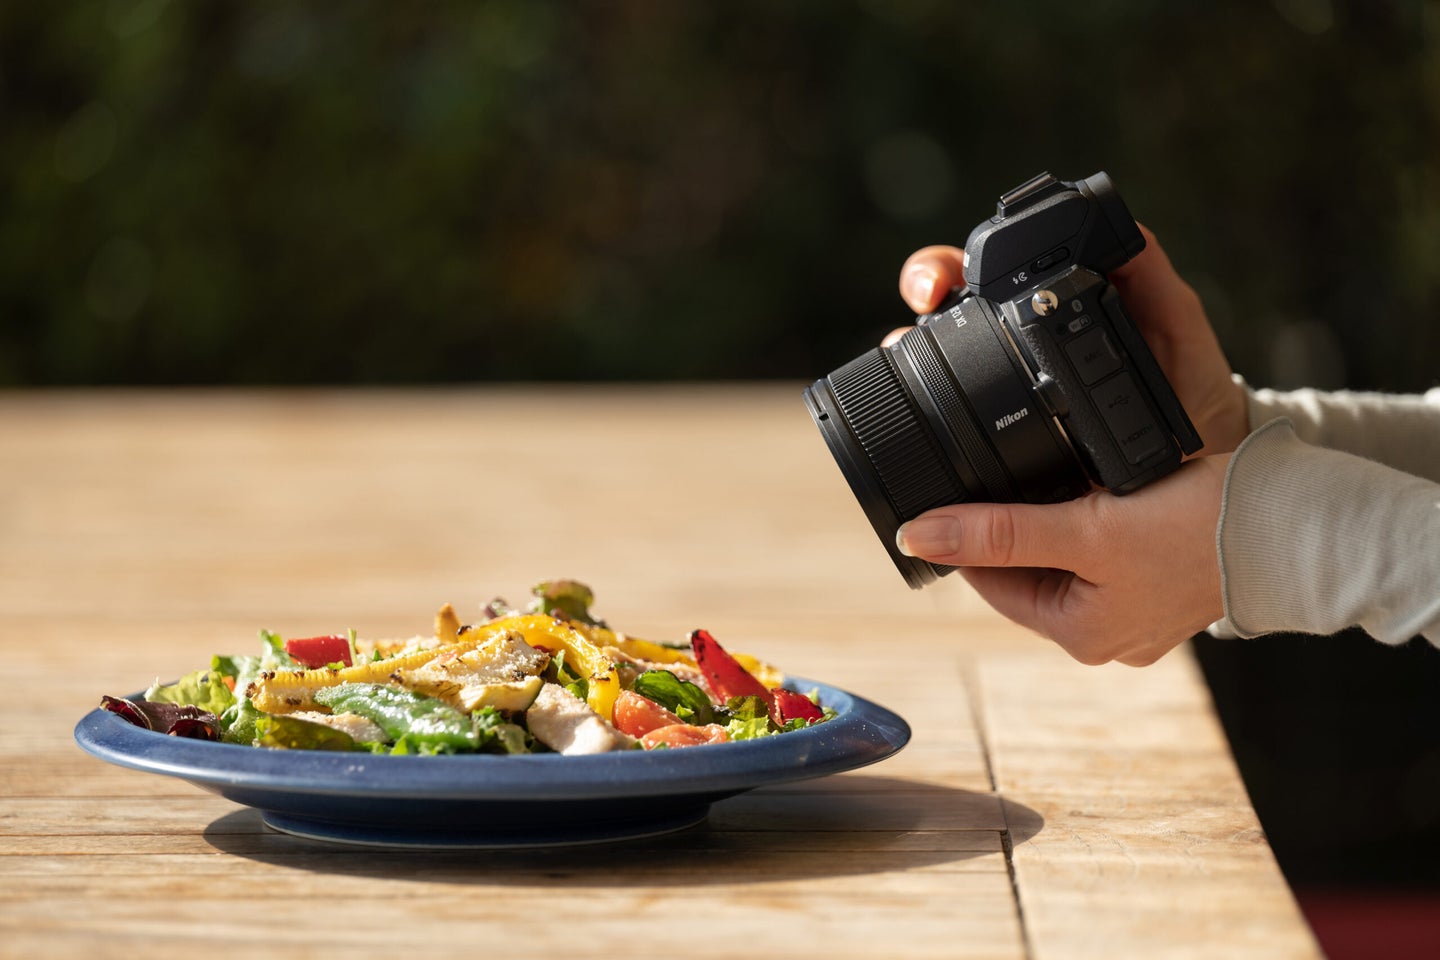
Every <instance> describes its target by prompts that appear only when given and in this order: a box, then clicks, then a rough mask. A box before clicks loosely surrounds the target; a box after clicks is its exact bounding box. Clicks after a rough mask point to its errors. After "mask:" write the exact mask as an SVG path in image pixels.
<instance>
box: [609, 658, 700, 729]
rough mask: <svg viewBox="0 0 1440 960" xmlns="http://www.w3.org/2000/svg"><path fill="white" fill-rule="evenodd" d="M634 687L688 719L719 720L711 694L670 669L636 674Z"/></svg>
mask: <svg viewBox="0 0 1440 960" xmlns="http://www.w3.org/2000/svg"><path fill="white" fill-rule="evenodd" d="M630 689H631V690H633V691H635V692H636V693H638V694H640V696H642V697H644V698H646V699H647V700H653V701H655V702H656V703H658V704H660V706H662V707H664V708H665V709H666V710H669V711H670V712H671V713H673V714H675V716H677V717H679V718H680V719H681V720H684V721H685V722H686V723H692V724H696V725H698V726H704V725H705V724H707V723H714V722H716V717H715V705H714V704H712V703H711V702H710V696H709V694H707V693H706V692H705V691H704V690H702V689H700V688H699V687H698V686H696V685H695V684H693V683H691V682H690V681H688V680H681V679H680V678H679V677H677V676H675V674H673V673H671V672H670V671H669V670H646V671H645V672H644V673H642V674H640V676H638V677H636V678H635V682H634V683H633V684H631V685H630Z"/></svg>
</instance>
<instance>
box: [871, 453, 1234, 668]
mask: <svg viewBox="0 0 1440 960" xmlns="http://www.w3.org/2000/svg"><path fill="white" fill-rule="evenodd" d="M1229 461H1230V457H1229V455H1228V454H1222V455H1217V456H1211V457H1202V458H1199V459H1194V460H1191V461H1190V462H1188V463H1186V464H1185V465H1184V466H1182V467H1181V468H1180V469H1179V470H1178V471H1176V472H1175V473H1172V474H1171V475H1170V476H1168V477H1165V478H1164V479H1162V480H1159V481H1157V482H1155V483H1152V484H1150V485H1149V486H1147V487H1145V488H1143V489H1141V490H1139V491H1137V492H1135V493H1132V494H1130V495H1129V496H1125V497H1117V496H1114V495H1113V494H1110V493H1106V492H1105V491H1103V490H1097V491H1095V492H1093V493H1090V494H1087V495H1086V496H1084V497H1081V498H1080V499H1078V500H1070V501H1067V502H1064V503H1052V504H1027V503H962V504H955V505H953V506H949V507H939V508H938V509H935V510H931V511H929V512H927V513H923V514H921V515H920V516H918V517H916V518H915V519H914V520H911V521H910V522H908V523H906V524H904V525H903V526H901V527H900V529H899V531H898V532H897V534H896V538H895V539H896V543H897V545H898V546H899V547H900V550H901V552H902V553H905V554H908V555H909V556H912V557H919V558H921V559H924V560H928V561H930V562H931V563H937V564H949V565H952V566H956V567H959V568H960V569H959V573H960V575H961V576H963V577H964V578H965V579H966V580H967V581H969V583H970V585H971V586H972V587H974V589H975V591H976V592H977V593H978V594H980V596H981V597H982V598H983V599H984V600H985V601H986V602H988V603H989V604H990V605H991V606H992V607H994V608H995V609H996V610H997V611H998V612H1000V613H1001V614H1002V615H1004V616H1006V617H1008V618H1009V619H1011V620H1013V621H1014V622H1016V623H1018V624H1020V625H1021V626H1024V627H1028V628H1030V629H1031V630H1034V631H1035V632H1037V633H1039V634H1041V635H1042V636H1045V637H1049V638H1050V639H1051V640H1054V641H1055V642H1056V643H1058V644H1059V645H1060V646H1061V647H1063V648H1064V649H1065V650H1066V651H1067V652H1068V653H1069V654H1070V655H1071V656H1073V657H1074V658H1075V659H1076V660H1079V661H1080V662H1081V663H1088V664H1099V663H1106V662H1108V661H1110V660H1118V661H1119V662H1121V663H1124V664H1128V665H1130V666H1134V667H1140V666H1146V665H1148V664H1151V663H1154V662H1155V661H1156V660H1158V659H1160V657H1162V656H1163V655H1164V654H1165V653H1167V652H1168V651H1170V650H1171V649H1172V648H1173V647H1175V646H1176V645H1177V644H1179V643H1181V642H1182V641H1184V640H1187V639H1189V638H1190V637H1191V636H1193V635H1195V634H1196V633H1198V632H1199V631H1201V630H1203V629H1205V628H1206V627H1207V626H1209V625H1210V624H1212V623H1214V622H1215V621H1216V620H1219V619H1220V618H1221V617H1222V616H1223V615H1224V606H1225V605H1224V600H1223V596H1222V593H1221V585H1220V561H1219V557H1218V554H1217V551H1216V547H1215V529H1216V526H1217V524H1218V523H1219V519H1220V498H1221V493H1222V491H1223V488H1224V483H1225V471H1226V468H1227V466H1228V465H1229Z"/></svg>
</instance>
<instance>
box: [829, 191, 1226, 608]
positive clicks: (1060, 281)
mask: <svg viewBox="0 0 1440 960" xmlns="http://www.w3.org/2000/svg"><path fill="white" fill-rule="evenodd" d="M1143 249H1145V238H1144V236H1143V235H1142V234H1141V232H1140V228H1139V227H1137V226H1136V224H1135V220H1134V218H1132V217H1131V216H1130V212H1129V210H1128V209H1126V207H1125V202H1124V201H1123V200H1122V199H1121V198H1120V194H1119V193H1118V192H1117V191H1116V189H1115V186H1114V184H1113V183H1111V181H1110V178H1109V177H1108V176H1107V175H1106V174H1105V173H1103V172H1102V173H1097V174H1095V175H1094V176H1092V177H1088V178H1086V179H1084V180H1076V181H1074V182H1070V181H1065V180H1057V179H1056V178H1055V177H1052V176H1051V175H1050V174H1048V173H1043V174H1040V175H1039V176H1037V177H1033V178H1032V179H1030V180H1027V181H1026V182H1025V183H1023V184H1021V185H1020V186H1018V187H1016V188H1015V189H1013V190H1011V191H1009V192H1008V193H1006V194H1004V195H1003V196H1002V197H1001V198H1000V202H999V204H998V205H997V207H996V211H995V216H993V217H991V218H990V219H989V220H986V221H984V222H983V223H981V224H979V225H978V226H977V227H975V229H974V230H972V231H971V232H970V236H969V238H968V239H967V240H966V241H965V259H964V278H965V284H964V286H962V287H958V288H956V289H955V290H954V291H952V292H951V294H950V295H949V297H948V298H947V299H946V300H945V301H944V302H943V303H942V304H941V305H940V308H939V309H938V310H936V311H935V312H934V313H930V314H926V315H924V316H921V317H919V318H917V320H916V322H915V326H914V327H913V328H912V329H910V330H908V331H906V333H905V335H904V336H902V337H901V338H900V339H899V340H898V341H897V342H895V343H894V344H892V345H890V346H888V347H878V348H876V349H874V350H871V351H869V352H868V353H866V354H863V355H862V356H859V357H857V358H856V359H854V360H852V361H850V362H849V363H847V364H845V365H844V366H842V367H840V368H839V369H837V370H835V371H833V372H832V373H830V375H829V376H826V377H823V378H821V379H820V380H817V381H816V382H815V383H814V384H813V385H812V386H810V387H807V388H806V390H805V404H806V406H807V407H808V408H809V410H810V415H811V416H812V417H813V418H814V420H815V424H816V426H818V427H819V428H820V432H821V435H822V436H823V437H824V439H825V443H826V445H827V446H828V447H829V449H830V453H831V454H832V455H833V456H834V458H835V461H836V463H837V464H838V465H839V466H840V470H841V472H842V473H843V474H844V476H845V479H846V481H847V482H848V483H849V484H850V489H851V490H852V491H853V492H854V494H855V498H856V499H857V500H858V501H859V503H860V506H861V507H862V508H863V509H864V511H865V514H866V516H867V517H868V518H869V520H870V523H871V525H872V526H873V527H874V528H875V532H876V533H877V534H878V535H879V536H880V539H881V541H882V542H883V543H884V544H885V548H886V550H888V551H889V553H890V558H891V559H892V560H893V561H894V562H895V566H896V567H897V568H898V569H899V571H900V573H901V574H902V575H903V576H904V577H905V580H906V582H907V583H909V584H910V586H911V587H912V588H914V589H919V588H921V587H923V586H925V585H926V584H928V583H931V582H933V581H934V580H936V579H937V578H938V577H940V576H943V575H944V574H946V573H949V572H950V571H951V570H952V569H953V568H952V567H945V566H940V565H937V564H932V563H928V562H926V561H924V560H920V559H917V558H914V557H907V556H905V555H904V554H902V553H901V552H900V550H899V548H898V547H897V546H896V544H895V532H896V530H898V529H899V527H900V525H901V524H902V523H904V522H905V521H906V520H909V519H911V518H913V517H916V516H919V515H920V514H922V513H924V512H925V511H927V510H930V509H932V508H934V507H939V506H944V505H946V504H951V503H963V502H967V501H989V502H995V503H1017V502H1024V503H1058V502H1060V501H1062V500H1072V499H1075V498H1076V497H1079V496H1082V495H1083V494H1085V493H1086V492H1088V491H1089V490H1091V489H1092V487H1093V486H1096V485H1098V486H1101V487H1104V488H1106V489H1108V490H1109V491H1110V492H1112V493H1116V494H1126V493H1130V492H1132V491H1134V490H1138V489H1139V488H1141V487H1143V486H1145V485H1146V484H1147V483H1150V482H1151V481H1153V480H1157V479H1159V478H1160V477H1163V476H1165V475H1166V474H1168V473H1171V472H1172V471H1174V470H1175V469H1176V468H1178V467H1179V466H1180V463H1181V461H1182V459H1183V458H1184V456H1185V455H1187V454H1192V453H1194V452H1195V451H1197V450H1199V449H1200V447H1201V446H1202V441H1201V439H1200V436H1199V434H1197V433H1196V432H1195V427H1194V426H1193V425H1192V424H1191V422H1190V418H1189V417H1188V416H1187V415H1186V413H1185V409H1184V407H1182V406H1181V404H1180V401H1179V400H1178V399H1177V398H1176V396H1175V392H1174V390H1173V389H1171V387H1170V383H1169V381H1168V380H1166V379H1165V375H1164V373H1163V372H1162V371H1161V370H1160V365H1159V364H1158V363H1156V362H1155V357H1154V355H1153V354H1151V352H1150V348H1149V347H1148V346H1146V344H1145V341H1144V339H1143V338H1142V337H1141V336H1140V331H1139V330H1138V329H1137V328H1136V327H1135V324H1134V322H1133V321H1132V320H1131V319H1130V316H1129V315H1128V314H1127V313H1126V312H1125V307H1124V305H1123V304H1122V303H1121V302H1120V296H1119V293H1118V292H1117V291H1116V289H1115V287H1114V286H1112V285H1111V284H1110V283H1109V281H1108V280H1107V279H1106V275H1107V274H1109V273H1110V272H1111V271H1113V270H1115V269H1116V268H1118V267H1119V266H1121V265H1122V264H1124V263H1125V262H1127V261H1128V260H1130V259H1131V258H1132V257H1134V256H1135V255H1136V254H1138V253H1139V252H1140V251H1141V250H1143Z"/></svg>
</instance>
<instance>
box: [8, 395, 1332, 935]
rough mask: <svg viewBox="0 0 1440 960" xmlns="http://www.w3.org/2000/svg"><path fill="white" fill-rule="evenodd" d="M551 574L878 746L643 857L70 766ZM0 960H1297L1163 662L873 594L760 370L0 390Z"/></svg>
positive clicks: (1248, 825)
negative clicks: (697, 634) (532, 959)
mask: <svg viewBox="0 0 1440 960" xmlns="http://www.w3.org/2000/svg"><path fill="white" fill-rule="evenodd" d="M552 576H571V577H577V578H580V579H583V580H587V581H589V582H590V583H591V584H592V585H593V586H594V587H595V588H596V592H597V598H598V599H597V605H596V606H597V610H598V612H600V613H601V614H602V615H604V616H606V617H607V618H608V619H609V620H610V621H611V622H612V623H615V624H616V625H618V626H620V627H622V628H624V629H627V630H629V631H631V632H633V633H635V634H639V635H641V636H649V637H652V638H657V639H679V638H682V637H683V636H684V635H685V634H686V633H687V632H688V631H689V630H690V629H691V628H693V627H697V626H704V627H707V628H708V629H709V630H711V632H713V633H714V634H715V635H716V636H717V637H718V638H720V639H721V640H722V642H725V643H727V644H728V645H730V646H731V647H732V648H734V649H742V650H747V651H750V652H753V653H755V654H758V655H761V656H763V657H765V658H767V659H769V660H771V661H773V662H775V663H777V664H779V665H780V666H782V667H787V668H789V669H790V670H792V671H794V672H797V673H804V674H805V675H808V676H813V677H816V678H818V679H822V680H825V681H827V682H830V683H833V684H835V685H838V686H841V687H844V688H846V689H849V690H852V691H854V692H856V693H858V694H860V695H862V696H864V697H867V698H869V699H872V700H876V701H878V702H880V703H882V704H885V705H886V706H889V707H891V708H892V709H894V710H896V711H898V712H899V713H901V714H902V715H903V716H905V717H906V718H907V719H908V721H909V723H910V724H911V726H912V728H913V731H914V737H913V739H912V741H911V743H910V745H909V746H908V747H907V748H906V749H905V750H903V751H902V752H901V753H899V754H898V755H897V756H895V757H893V758H891V759H889V760H887V761H885V762H883V763H880V764H878V765H875V766H872V767H867V768H865V769H862V770H859V771H854V772H852V773H848V774H843V775H839V776H834V777H830V778H828V779H821V780H811V781H804V782H801V783H799V784H795V785H790V786H786V787H782V788H767V789H760V790H756V791H753V792H751V793H748V794H742V795H741V796H739V797H736V798H733V799H730V800H726V801H723V802H721V803H719V804H717V805H716V806H715V807H714V809H713V811H712V815H711V817H710V820H709V823H708V825H706V826H703V827H700V828H697V829H695V830H692V831H689V832H685V833H681V834H677V835H673V836H672V837H670V838H669V839H667V840H665V841H663V842H656V841H648V842H644V843H638V844H633V845H619V846H604V847H581V848H571V849H564V850H531V851H526V852H510V853H475V852H467V853H464V854H458V853H454V852H417V853H404V852H393V851H383V850H382V851H377V850H372V849H364V848H352V847H346V846H339V845H330V844H323V843H318V842H314V841H305V840H300V839H296V838H293V837H290V836H287V835H282V834H277V833H273V832H271V831H269V830H268V829H267V828H266V827H265V826H264V825H263V824H262V823H261V821H260V818H259V816H258V814H256V813H255V812H254V811H252V810H250V809H248V808H245V807H240V806H237V805H235V804H232V803H230V802H229V801H226V800H224V799H221V798H219V797H217V796H214V795H211V794H208V793H205V792H203V791H201V790H199V789H197V788H194V787H192V786H190V785H188V784H186V783H183V782H181V781H176V780H171V779H169V778H164V777H156V776H151V775H147V774H142V773H137V772H133V771H129V770H125V769H121V768H118V767H114V766H111V765H109V764H106V763H103V762H101V761H98V760H95V759H93V758H91V757H89V756H88V755H86V754H84V753H83V752H82V751H81V750H80V749H79V748H78V747H76V746H75V744H74V742H73V740H72V737H71V731H72V729H73V727H74V725H75V722H76V721H77V720H78V719H79V718H80V717H81V716H82V715H83V714H84V713H85V712H86V711H88V710H90V709H91V708H92V707H94V706H95V704H96V703H97V701H98V698H99V696H100V694H102V693H105V692H123V691H127V690H132V689H135V688H137V687H141V686H144V685H145V684H146V683H148V682H149V681H150V680H151V679H152V678H154V677H156V676H160V677H170V676H176V675H179V674H181V673H184V672H186V671H188V670H190V669H193V668H195V667H197V666H200V665H203V664H204V663H206V662H208V657H209V656H210V654H211V653H212V652H220V651H225V652H248V651H249V650H250V649H251V647H252V646H253V645H254V643H255V636H256V631H257V630H258V628H260V627H268V628H272V629H275V630H278V631H281V632H283V633H286V634H290V635H297V634H305V633H319V632H327V633H328V632H336V631H343V630H344V629H346V628H348V627H354V628H356V629H357V630H359V631H360V632H361V634H362V635H367V636H376V637H380V636H409V635H411V634H414V633H418V632H422V631H424V630H427V629H428V628H429V626H430V621H431V617H432V615H433V613H434V611H435V609H436V608H437V607H438V606H439V605H440V604H441V603H443V602H447V601H448V602H452V603H454V604H455V605H456V606H457V608H459V609H460V610H461V612H462V615H463V614H464V613H467V612H468V613H471V614H474V613H476V611H478V609H479V606H480V604H482V603H483V602H484V601H485V600H487V599H489V598H490V597H492V596H494V595H496V594H501V595H507V596H510V597H511V598H512V599H516V600H518V599H522V598H523V596H524V594H525V592H526V590H527V589H528V587H529V585H530V584H531V583H532V582H534V581H536V580H539V579H543V578H547V577H552ZM0 638H3V639H0V643H3V645H4V652H5V658H4V663H5V667H6V672H5V676H6V679H7V681H8V682H7V684H6V695H5V696H4V698H3V700H0V716H3V723H0V955H3V956H6V957H32V956H57V957H58V956H64V957H72V956H99V955H106V956H118V955H121V954H123V953H128V952H130V951H145V952H147V953H148V952H150V951H152V950H154V949H157V948H163V949H165V950H167V951H174V952H173V953H172V954H171V955H176V956H189V957H194V956H220V955H233V956H256V955H261V956H267V957H270V956H317V957H322V956H323V957H333V956H350V957H369V956H377V957H379V956H384V957H390V958H393V957H401V956H404V957H422V956H431V955H433V956H468V957H474V956H486V955H490V954H491V953H492V952H493V951H494V950H495V949H497V948H499V947H503V954H502V955H509V956H555V957H566V958H580V957H641V956H643V957H665V958H675V957H726V958H733V957H735V956H739V955H757V956H778V957H792V956H815V957H827V958H828V957H837V958H838V957H865V958H872V960H873V958H876V957H886V958H888V957H931V956H933V957H1032V958H1058V957H1096V958H1106V960H1116V958H1138V957H1145V958H1155V957H1203V958H1207V960H1208V958H1215V957H1226V958H1237V957H1265V958H1267V960H1272V958H1277V957H1314V956H1318V950H1317V947H1316V945H1315V942H1314V940H1313V939H1312V937H1311V935H1310V932H1309V930H1308V928H1307V927H1306V925H1305V923H1304V921H1303V919H1302V917H1301V915H1300V913H1299V911H1298V910H1297V908H1296V906H1295V903H1294V900H1293V899H1292V897H1291V894H1290V891H1289V890H1288V889H1287V887H1286V885H1285V882H1284V880H1283V878H1282V876H1281V874H1280V872H1279V870H1278V868H1277V867H1276V864H1275V860H1274V857H1273V856H1272V854H1271V851H1270V849H1269V847H1268V846H1267V844H1266V840H1265V837H1264V835H1263V833H1262V831H1261V829H1260V827H1259V824H1258V822H1257V820H1256V817H1255V814H1254V812H1253V810H1252V809H1251V807H1250V804H1249V801H1248V799H1247V797H1246V794H1245V790H1244V788H1243V786H1242V784H1241V782H1240V779H1239V777H1238V775H1237V773H1236V770H1235V766H1234V764H1233V762H1232V760H1231V757H1230V754H1229V751H1228V749H1227V746H1226V743H1225V741H1224V738H1223V736H1222V733H1221V731H1220V728H1219V726H1218V724H1217V722H1216V719H1215V717H1214V714H1213V711H1212V707H1211V703H1210V699H1209V696H1208V694H1207V692H1206V690H1205V688H1204V686H1203V684H1202V681H1201V678H1200V677H1199V675H1198V672H1197V670H1196V668H1195V665H1194V663H1193V662H1192V659H1191V657H1190V654H1189V652H1188V651H1186V650H1183V649H1182V650H1179V651H1177V652H1175V653H1173V654H1171V655H1170V656H1169V657H1167V658H1166V659H1164V660H1163V661H1161V662H1160V663H1159V664H1157V665H1156V666H1154V667H1151V668H1148V669H1145V670H1139V671H1136V670H1130V669H1127V668H1123V667H1119V666H1113V667H1104V668H1092V667H1084V666H1081V665H1078V664H1076V663H1074V662H1072V661H1070V660H1069V659H1068V658H1066V657H1065V656H1064V655H1062V654H1060V653H1059V652H1057V651H1056V649H1054V648H1053V647H1052V646H1051V645H1050V644H1049V643H1047V642H1045V641H1043V640H1039V639H1037V638H1035V637H1033V636H1031V635H1029V634H1027V633H1025V632H1024V631H1022V630H1020V629H1018V628H1016V627H1014V626H1012V625H1010V624H1008V623H1006V622H1004V621H1003V620H1001V619H999V618H998V617H996V616H995V615H993V614H992V613H990V612H989V611H988V610H987V609H986V608H984V607H983V605H981V604H980V603H979V601H978V600H977V599H976V598H975V597H974V596H973V595H972V594H970V593H969V592H968V589H967V588H966V586H965V585H964V583H963V582H961V581H959V580H958V578H953V577H952V578H949V579H948V580H946V581H944V582H942V583H940V584H938V585H936V586H934V587H931V588H929V589H927V590H925V591H922V592H919V593H912V592H911V591H910V590H908V589H907V588H906V587H905V585H904V583H903V582H902V581H901V579H900V577H899V576H898V575H897V574H896V572H895V570H894V568H893V567H892V566H891V565H890V561H889V560H888V559H887V558H886V556H885V554H884V552H883V551H882V550H881V549H880V546H879V544H878V543H877V542H875V539H874V535H873V534H872V533H871V531H870V529H869V527H868V525H867V524H866V523H865V521H864V519H863V517H862V515H861V514H860V511H859V508H858V507H857V506H856V504H855V503H854V501H853V499H852V498H851V496H850V493H849V490H848V489H847V488H846V487H845V485H844V483H843V481H842V480H841V478H840V475H839V473H838V471H837V470H836V469H835V467H834V465H833V463H832V462H831V461H830V459H829V455H828V453H827V452H826V451H825V449H824V446H823V444H822V443H821V441H820V439H819V436H818V434H817V433H816V431H815V430H814V427H813V425H812V424H811V423H810V421H809V418H808V416H807V415H806V414H805V411H804V408H803V406H802V405H801V403H800V397H799V387H798V386H797V385H788V384H787V385H780V386H657V387H624V388H601V387H594V388H585V387H574V388H563V387H556V388H549V387H546V388H538V387H529V388H527V387H513V388H510V387H497V388H483V389H480V388H477V389H465V390H425V391H383V390H377V391H366V392H204V391H190V392H184V391H182V392H153V393H151V392H140V393H130V392H119V393H111V392H78V393H56V394H43V393H42V394H28V393H19V394H14V393H12V394H8V395H0Z"/></svg>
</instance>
